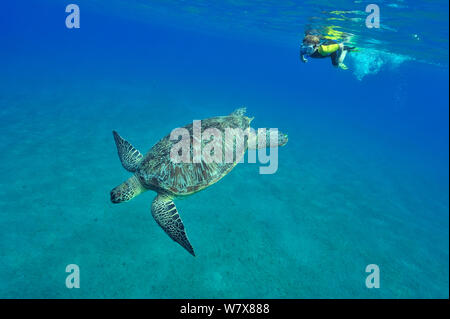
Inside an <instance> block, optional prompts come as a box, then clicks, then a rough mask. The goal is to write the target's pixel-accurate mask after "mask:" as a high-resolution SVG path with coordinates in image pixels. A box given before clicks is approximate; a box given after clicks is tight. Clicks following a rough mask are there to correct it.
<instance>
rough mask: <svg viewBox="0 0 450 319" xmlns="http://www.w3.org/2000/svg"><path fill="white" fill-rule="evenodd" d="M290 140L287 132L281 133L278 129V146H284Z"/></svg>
mask: <svg viewBox="0 0 450 319" xmlns="http://www.w3.org/2000/svg"><path fill="white" fill-rule="evenodd" d="M287 142H288V136H287V134H284V133H281V132H280V131H278V146H284V145H286V144H287Z"/></svg>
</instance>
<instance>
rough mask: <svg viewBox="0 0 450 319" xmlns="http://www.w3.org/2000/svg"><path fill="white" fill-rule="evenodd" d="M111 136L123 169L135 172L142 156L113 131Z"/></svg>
mask: <svg viewBox="0 0 450 319" xmlns="http://www.w3.org/2000/svg"><path fill="white" fill-rule="evenodd" d="M113 135H114V141H115V142H116V146H117V152H118V153H119V158H120V161H121V162H122V166H123V168H125V169H126V170H127V171H129V172H132V173H134V172H136V170H137V168H138V167H139V164H140V163H141V161H142V159H143V158H144V156H142V154H141V153H140V152H139V151H138V150H137V149H135V148H134V147H133V145H131V144H130V143H129V142H128V141H126V140H124V139H123V138H122V137H121V136H120V135H119V134H118V133H117V132H116V131H113Z"/></svg>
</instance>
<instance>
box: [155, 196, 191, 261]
mask: <svg viewBox="0 0 450 319" xmlns="http://www.w3.org/2000/svg"><path fill="white" fill-rule="evenodd" d="M152 215H153V218H154V219H155V220H156V222H157V223H158V225H159V226H161V228H162V229H163V230H164V231H165V232H166V233H167V235H169V236H170V238H172V239H173V240H174V241H176V242H177V243H179V244H180V245H181V246H183V247H184V249H186V250H187V251H188V252H189V253H190V254H191V255H192V256H195V253H194V249H193V248H192V246H191V243H190V242H189V239H188V238H187V236H186V232H185V230H184V225H183V221H182V220H181V218H180V215H179V214H178V211H177V208H176V207H175V204H174V202H173V201H172V198H171V197H170V196H167V195H162V194H159V195H158V196H156V197H155V199H154V200H153V203H152Z"/></svg>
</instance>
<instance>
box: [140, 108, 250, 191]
mask: <svg viewBox="0 0 450 319" xmlns="http://www.w3.org/2000/svg"><path fill="white" fill-rule="evenodd" d="M250 122H251V119H250V118H248V117H246V116H244V115H229V116H220V117H213V118H209V119H205V120H202V121H201V122H200V123H201V132H205V130H207V129H216V130H218V131H220V132H221V136H222V143H221V145H222V146H221V147H222V160H221V161H217V162H216V161H211V160H205V156H203V155H202V156H201V157H197V158H198V160H193V152H194V151H193V145H194V144H193V143H194V139H196V140H198V138H196V137H195V136H194V132H193V127H194V126H193V123H190V124H188V125H186V126H184V127H183V128H184V129H186V130H187V132H189V139H190V143H189V152H190V154H189V155H190V157H189V159H190V160H189V162H187V163H185V162H183V163H177V162H176V161H173V160H172V159H171V150H172V149H173V148H174V147H177V145H176V144H177V143H178V142H180V140H181V137H179V138H178V140H171V138H170V134H169V135H167V136H165V137H164V138H162V139H161V140H160V141H159V142H158V143H156V144H155V145H154V146H153V147H152V148H151V149H150V151H149V152H148V153H147V154H146V155H145V157H144V159H143V160H142V163H141V165H140V167H139V168H138V170H137V172H136V175H137V177H138V178H139V180H140V181H141V183H142V184H143V185H144V186H145V187H146V188H148V189H152V190H155V191H157V192H163V193H169V194H171V195H174V196H185V195H190V194H193V193H195V192H198V191H200V190H202V189H204V188H206V187H208V186H210V185H212V184H214V183H216V182H217V181H219V180H220V179H221V178H222V177H224V176H225V175H226V174H228V173H229V172H230V171H231V170H232V169H233V168H234V166H236V164H237V163H238V162H239V161H240V160H241V159H242V157H243V156H244V154H245V151H246V146H247V145H246V143H245V142H244V141H242V140H241V138H240V137H236V139H234V138H233V139H230V138H228V137H227V135H226V132H229V130H227V129H240V130H242V131H241V132H243V133H247V134H248V132H249V129H250ZM216 132H217V131H216ZM240 136H242V135H240ZM213 139H214V138H213V137H212V136H209V137H208V136H205V134H203V138H201V146H202V154H204V153H203V152H204V148H205V146H206V145H207V144H208V143H209V142H211V141H212V140H213ZM186 141H187V138H186ZM238 142H239V143H241V142H242V143H243V144H241V145H244V146H243V147H237V146H236V145H238ZM209 148H210V147H209ZM175 149H176V148H175ZM230 151H231V152H233V153H231V154H233V155H232V158H231V159H230V158H229V157H228V160H225V154H227V153H226V152H230ZM214 152H216V150H215V149H214V150H212V153H210V154H212V155H214ZM228 154H230V153H228ZM180 155H181V154H180Z"/></svg>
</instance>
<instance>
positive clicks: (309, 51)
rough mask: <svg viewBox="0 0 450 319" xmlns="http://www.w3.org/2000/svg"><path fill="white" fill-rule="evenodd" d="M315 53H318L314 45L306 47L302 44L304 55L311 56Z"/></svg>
mask: <svg viewBox="0 0 450 319" xmlns="http://www.w3.org/2000/svg"><path fill="white" fill-rule="evenodd" d="M314 51H316V48H315V45H314V44H310V45H305V44H302V47H301V52H302V54H304V55H311V54H313V53H314Z"/></svg>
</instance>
